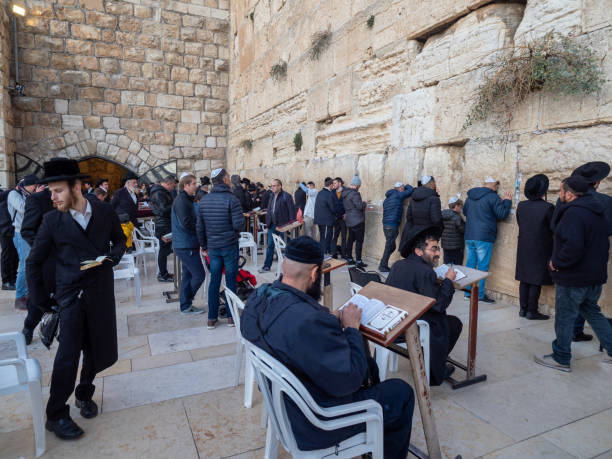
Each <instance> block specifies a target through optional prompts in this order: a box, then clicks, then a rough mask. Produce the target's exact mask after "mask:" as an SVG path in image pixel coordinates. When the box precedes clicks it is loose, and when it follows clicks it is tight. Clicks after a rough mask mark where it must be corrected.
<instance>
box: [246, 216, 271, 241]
mask: <svg viewBox="0 0 612 459" xmlns="http://www.w3.org/2000/svg"><path fill="white" fill-rule="evenodd" d="M266 214H267V211H266V210H258V211H254V210H251V211H250V212H244V213H243V214H242V215H244V218H245V220H246V222H245V226H246V230H247V232H250V233H252V234H253V239H255V244H257V235H258V233H259V223H258V222H259V217H260V216H261V215H266Z"/></svg>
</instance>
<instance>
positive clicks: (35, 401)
mask: <svg viewBox="0 0 612 459" xmlns="http://www.w3.org/2000/svg"><path fill="white" fill-rule="evenodd" d="M10 341H14V342H15V344H16V346H17V358H12V359H5V360H0V395H8V394H13V393H15V392H22V391H29V392H30V403H31V405H32V420H33V423H34V444H35V446H36V457H40V456H42V454H43V453H44V452H45V427H44V423H45V419H44V415H43V404H42V384H41V380H42V372H41V370H40V365H39V363H38V360H36V359H30V358H28V352H27V350H26V343H25V337H24V336H23V334H21V333H20V332H12V333H0V343H3V342H10Z"/></svg>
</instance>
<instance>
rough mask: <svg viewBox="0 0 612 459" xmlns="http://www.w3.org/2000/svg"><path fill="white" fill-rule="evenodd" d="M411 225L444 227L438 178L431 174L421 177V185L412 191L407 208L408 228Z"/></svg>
mask: <svg viewBox="0 0 612 459" xmlns="http://www.w3.org/2000/svg"><path fill="white" fill-rule="evenodd" d="M411 226H420V227H422V226H427V227H429V226H439V227H442V204H441V203H440V195H439V194H438V192H437V191H436V180H435V179H434V178H433V177H431V176H429V175H425V176H423V177H421V185H420V186H419V187H418V188H417V189H416V190H414V191H413V192H412V196H411V201H410V204H409V205H408V209H407V210H406V228H410V227H411Z"/></svg>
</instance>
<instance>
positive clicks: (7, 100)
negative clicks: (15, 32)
mask: <svg viewBox="0 0 612 459" xmlns="http://www.w3.org/2000/svg"><path fill="white" fill-rule="evenodd" d="M11 33H12V27H11V24H10V20H9V16H8V14H7V13H6V11H5V9H4V8H0V84H1V85H2V87H1V89H0V187H1V188H6V187H7V185H9V184H11V183H12V175H13V174H12V170H13V160H12V157H13V148H14V143H13V113H12V110H11V94H10V90H9V89H8V88H9V87H10V85H11V79H10V59H11V45H12V40H11V38H10V37H11Z"/></svg>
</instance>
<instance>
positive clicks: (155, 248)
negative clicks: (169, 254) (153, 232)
mask: <svg viewBox="0 0 612 459" xmlns="http://www.w3.org/2000/svg"><path fill="white" fill-rule="evenodd" d="M132 240H133V242H134V246H135V247H136V251H135V252H134V255H135V256H136V257H137V258H138V259H140V260H141V261H142V264H143V268H144V273H145V276H147V261H146V258H145V257H146V256H147V255H153V256H155V271H156V272H157V270H158V269H159V267H158V266H157V254H158V253H159V240H158V239H157V238H156V237H151V236H145V235H144V234H143V233H142V231H140V230H139V229H138V228H134V230H133V231H132Z"/></svg>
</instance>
